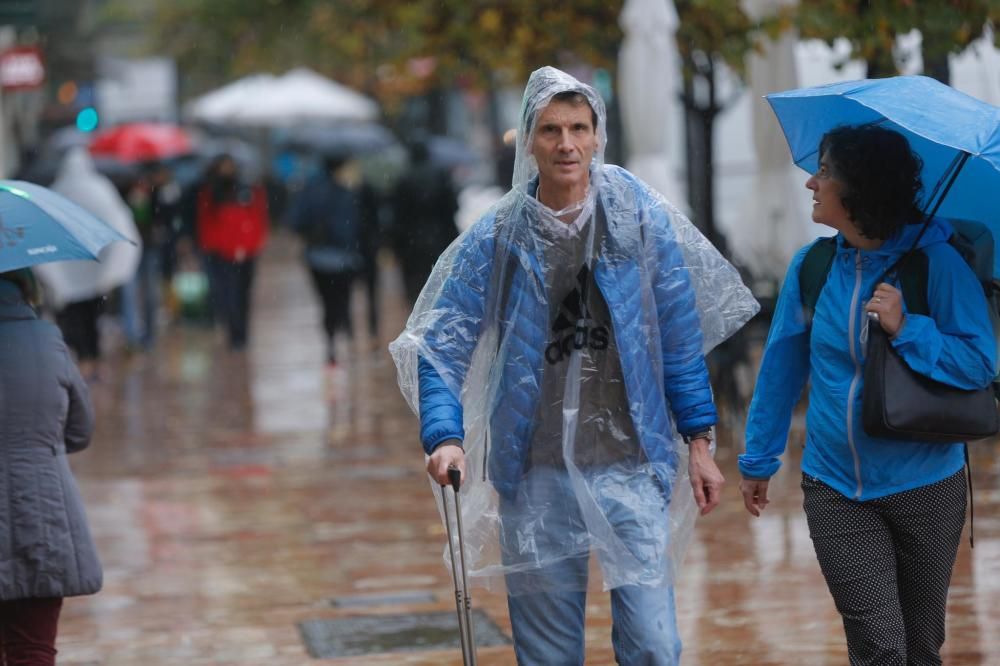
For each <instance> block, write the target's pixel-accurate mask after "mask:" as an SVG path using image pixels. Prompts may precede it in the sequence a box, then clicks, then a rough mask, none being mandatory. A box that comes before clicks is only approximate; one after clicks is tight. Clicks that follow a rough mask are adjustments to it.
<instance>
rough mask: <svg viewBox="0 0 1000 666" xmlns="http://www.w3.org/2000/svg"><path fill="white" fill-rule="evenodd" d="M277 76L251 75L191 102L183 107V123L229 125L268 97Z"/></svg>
mask: <svg viewBox="0 0 1000 666" xmlns="http://www.w3.org/2000/svg"><path fill="white" fill-rule="evenodd" d="M276 80H277V77H275V76H272V75H271V74H252V75H250V76H245V77H243V78H242V79H237V80H236V81H233V82H232V83H229V84H226V85H224V86H222V87H221V88H217V89H215V90H213V91H211V92H209V93H206V94H204V95H202V96H201V97H198V98H196V99H193V100H191V101H190V102H188V103H187V104H186V105H185V106H184V117H185V118H186V119H187V120H190V121H195V122H205V123H229V122H233V119H234V118H235V117H236V116H237V115H238V114H239V113H240V112H241V111H242V110H244V109H245V108H247V107H248V106H251V105H253V104H256V103H258V102H259V101H260V100H261V99H263V98H264V97H265V96H267V95H269V94H270V92H269V91H271V90H272V89H273V86H274V82H275V81H276Z"/></svg>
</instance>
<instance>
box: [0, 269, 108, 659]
mask: <svg viewBox="0 0 1000 666" xmlns="http://www.w3.org/2000/svg"><path fill="white" fill-rule="evenodd" d="M36 289H37V285H36V283H35V281H34V279H33V277H32V274H31V271H30V270H29V269H20V270H16V271H7V272H4V273H0V395H2V396H3V399H2V400H0V419H2V422H3V424H4V427H3V429H2V432H0V456H3V460H4V465H3V466H4V476H5V479H6V480H5V483H4V485H3V489H2V492H0V541H2V542H3V543H4V544H8V547H9V550H7V551H6V552H4V553H3V555H2V556H0V560H2V563H3V566H2V567H0V661H2V662H3V663H4V664H33V665H38V666H44V665H46V664H55V655H56V649H55V643H56V633H57V627H58V622H59V613H60V610H61V609H62V604H63V598H64V597H70V596H77V595H85V594H95V593H96V592H98V591H99V590H100V589H101V584H102V571H101V564H100V561H99V560H98V556H97V549H96V547H95V546H94V541H93V539H92V538H91V535H90V531H89V529H88V527H87V518H86V515H85V514H84V509H83V500H82V499H81V497H80V493H79V491H78V490H77V486H76V482H75V481H74V479H73V474H72V472H71V471H70V468H69V465H68V464H67V461H66V454H69V453H76V452H77V451H82V450H83V449H85V448H87V446H88V445H89V444H90V436H91V433H92V432H93V428H94V411H93V407H92V406H91V403H90V396H89V392H88V390H87V385H86V383H85V382H84V381H83V378H82V377H81V376H80V372H79V371H78V370H77V367H76V365H75V364H74V363H73V360H72V358H71V357H70V354H69V350H68V349H67V347H66V344H65V343H64V342H63V338H62V336H61V335H60V334H59V329H57V328H56V327H55V326H52V325H51V324H49V323H48V322H45V321H42V320H40V319H38V317H37V315H36V314H35V311H34V309H33V307H32V306H33V305H36V304H37V300H36V298H37V293H36Z"/></svg>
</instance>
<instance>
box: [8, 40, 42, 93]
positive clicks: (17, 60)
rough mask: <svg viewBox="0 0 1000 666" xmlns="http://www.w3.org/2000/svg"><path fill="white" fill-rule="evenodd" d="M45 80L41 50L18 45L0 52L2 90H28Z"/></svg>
mask: <svg viewBox="0 0 1000 666" xmlns="http://www.w3.org/2000/svg"><path fill="white" fill-rule="evenodd" d="M44 82H45V64H44V63H43V62H42V52H41V51H40V50H39V49H37V48H35V47H34V46H18V47H16V48H12V49H7V50H6V51H4V52H3V53H2V54H0V86H2V87H3V89H4V90H28V89H31V88H37V87H39V86H40V85H42V84H43V83H44Z"/></svg>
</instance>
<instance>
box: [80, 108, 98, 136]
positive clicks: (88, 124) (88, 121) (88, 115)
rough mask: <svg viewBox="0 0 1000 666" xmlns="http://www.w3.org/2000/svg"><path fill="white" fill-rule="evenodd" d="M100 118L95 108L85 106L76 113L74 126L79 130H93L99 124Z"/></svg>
mask: <svg viewBox="0 0 1000 666" xmlns="http://www.w3.org/2000/svg"><path fill="white" fill-rule="evenodd" d="M100 120H101V119H100V117H99V116H98V115H97V109H95V108H94V107H92V106H85V107H83V108H82V109H80V111H79V112H78V113H77V114H76V128H77V129H78V130H80V131H81V132H93V131H94V130H95V129H97V126H98V124H100Z"/></svg>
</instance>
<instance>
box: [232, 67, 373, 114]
mask: <svg viewBox="0 0 1000 666" xmlns="http://www.w3.org/2000/svg"><path fill="white" fill-rule="evenodd" d="M377 116H378V105H377V104H376V103H375V101H374V100H372V99H369V98H368V97H365V96H364V95H362V94H361V93H359V92H356V91H354V90H351V89H350V88H348V87H347V86H343V85H341V84H339V83H337V82H336V81H332V80H330V79H328V78H326V77H325V76H321V75H319V74H317V73H316V72H314V71H312V70H310V69H307V68H299V69H294V70H292V71H290V72H288V73H287V74H285V75H283V76H281V77H278V78H276V79H272V80H271V81H269V82H264V83H262V84H261V85H260V87H259V88H257V89H256V90H255V98H254V99H253V100H252V101H250V102H249V103H246V104H243V105H241V107H240V108H238V109H235V110H234V111H233V112H232V113H231V114H230V115H229V117H228V118H225V119H224V120H228V121H230V122H233V123H237V124H241V125H254V126H258V127H293V126H295V125H298V124H300V123H303V122H309V121H313V122H317V121H321V122H330V121H360V122H368V121H371V120H374V119H375V118H376V117H377Z"/></svg>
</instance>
